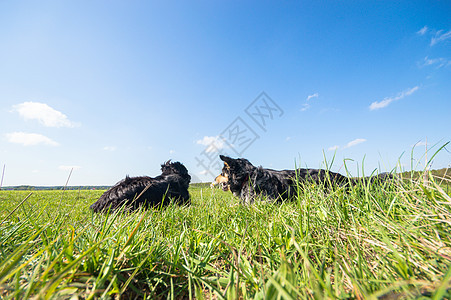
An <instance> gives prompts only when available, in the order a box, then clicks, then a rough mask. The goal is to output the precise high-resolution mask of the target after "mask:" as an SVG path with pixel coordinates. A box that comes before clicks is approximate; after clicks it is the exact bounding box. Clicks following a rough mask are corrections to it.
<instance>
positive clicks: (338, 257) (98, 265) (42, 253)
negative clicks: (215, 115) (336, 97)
mask: <svg viewBox="0 0 451 300" xmlns="http://www.w3.org/2000/svg"><path fill="white" fill-rule="evenodd" d="M413 177H414V178H421V179H418V180H416V181H414V182H410V181H409V180H406V181H405V182H401V181H400V180H398V179H396V180H393V181H392V182H387V183H384V184H382V185H376V186H367V185H363V184H362V185H361V186H357V187H355V188H353V189H352V190H350V191H343V190H334V191H326V190H324V189H323V188H322V187H320V186H316V185H307V186H303V188H302V189H299V193H298V197H297V199H296V200H295V201H292V202H285V203H266V202H259V203H255V204H254V205H251V206H244V205H241V204H240V203H239V201H238V199H236V198H234V197H233V196H232V195H231V194H230V193H226V192H223V191H221V190H218V189H215V190H212V189H210V188H208V187H205V186H201V185H193V186H191V187H190V193H191V196H192V204H191V206H186V207H179V206H177V205H170V206H169V207H166V208H163V209H149V210H143V211H138V212H134V213H129V214H128V213H123V214H121V213H117V214H113V215H110V216H107V215H97V214H93V213H92V212H91V211H90V210H89V205H90V204H92V203H93V202H94V201H95V200H96V199H97V198H98V197H99V196H100V195H101V194H102V192H103V191H102V190H70V191H61V190H58V191H0V222H2V223H1V225H0V298H2V299H11V298H14V299H26V298H31V297H36V298H46V299H47V298H55V299H56V298H58V299H61V298H62V299H64V298H66V299H69V298H71V297H75V296H78V297H79V298H82V299H85V298H86V299H87V298H99V297H106V298H108V297H111V298H114V297H118V296H120V297H121V298H125V299H135V298H148V299H155V298H156V299H161V298H168V297H169V298H172V297H173V298H175V299H179V298H185V299H189V298H197V299H202V298H206V299H212V298H213V299H223V298H228V299H236V298H244V299H248V298H257V299H263V298H268V299H277V298H279V299H299V298H301V299H302V298H310V299H313V298H316V299H323V298H329V299H334V298H339V299H343V298H351V299H352V298H355V299H371V298H372V299H377V298H381V299H403V298H404V299H411V298H421V297H426V298H429V297H431V298H434V299H440V298H448V299H449V298H451V281H450V279H451V198H450V196H449V193H448V194H447V191H446V188H447V187H448V184H449V180H448V181H446V180H444V181H442V182H439V181H438V180H437V179H435V181H433V180H432V178H429V181H427V182H425V181H424V180H423V178H422V177H421V176H413ZM30 193H31V195H30ZM26 197H28V198H27V199H26V200H25V201H24V202H23V203H22V204H20V203H21V201H23V200H24V199H25V198H26ZM19 204H20V205H19Z"/></svg>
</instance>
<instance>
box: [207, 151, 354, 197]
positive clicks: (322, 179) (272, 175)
mask: <svg viewBox="0 0 451 300" xmlns="http://www.w3.org/2000/svg"><path fill="white" fill-rule="evenodd" d="M219 158H220V159H221V160H222V161H224V167H223V168H222V173H221V175H220V176H218V177H216V180H215V181H217V180H218V178H220V180H222V184H223V190H225V191H226V190H230V191H231V192H232V193H233V195H235V196H236V197H239V198H240V199H241V201H242V202H244V203H245V204H250V203H253V202H254V200H255V198H256V197H257V196H264V197H266V198H267V199H268V200H270V201H271V200H278V199H281V200H286V199H289V198H291V197H293V196H294V194H295V192H296V191H295V187H296V181H297V180H298V181H299V182H314V183H321V184H323V185H324V186H345V185H347V184H354V180H353V179H348V178H347V177H346V176H343V175H341V174H339V173H334V172H331V171H327V170H321V169H297V170H281V171H277V170H272V169H265V168H262V167H255V166H254V165H252V164H251V163H250V162H249V161H248V160H247V159H244V158H237V159H234V158H231V157H228V156H224V155H220V156H219ZM224 178H225V179H227V180H226V181H224V180H223V179H224Z"/></svg>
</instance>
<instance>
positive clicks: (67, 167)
mask: <svg viewBox="0 0 451 300" xmlns="http://www.w3.org/2000/svg"><path fill="white" fill-rule="evenodd" d="M80 168H81V167H80V166H59V167H58V169H59V170H62V171H70V170H74V171H75V170H79V169H80Z"/></svg>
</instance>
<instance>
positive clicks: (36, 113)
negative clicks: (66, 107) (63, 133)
mask: <svg viewBox="0 0 451 300" xmlns="http://www.w3.org/2000/svg"><path fill="white" fill-rule="evenodd" d="M13 111H16V112H18V113H19V115H20V116H21V117H22V118H24V119H25V120H37V121H38V122H39V123H41V124H42V125H44V126H46V127H76V126H79V125H80V124H79V123H75V122H72V121H70V120H69V119H68V118H67V116H66V115H65V114H63V113H62V112H60V111H57V110H55V109H53V108H52V107H50V106H48V105H47V104H45V103H40V102H24V103H20V104H17V105H14V106H13Z"/></svg>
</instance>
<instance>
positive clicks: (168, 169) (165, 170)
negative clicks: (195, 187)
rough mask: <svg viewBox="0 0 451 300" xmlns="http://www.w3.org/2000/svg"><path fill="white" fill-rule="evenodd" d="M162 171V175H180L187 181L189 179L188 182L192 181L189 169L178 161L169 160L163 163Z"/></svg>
mask: <svg viewBox="0 0 451 300" xmlns="http://www.w3.org/2000/svg"><path fill="white" fill-rule="evenodd" d="M161 173H162V175H180V176H181V177H182V178H183V179H184V180H185V181H187V184H189V182H190V181H191V176H190V175H189V174H188V170H187V169H186V167H185V166H184V165H183V164H182V163H180V162H178V161H176V162H171V160H168V161H167V162H165V163H164V164H162V165H161Z"/></svg>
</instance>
